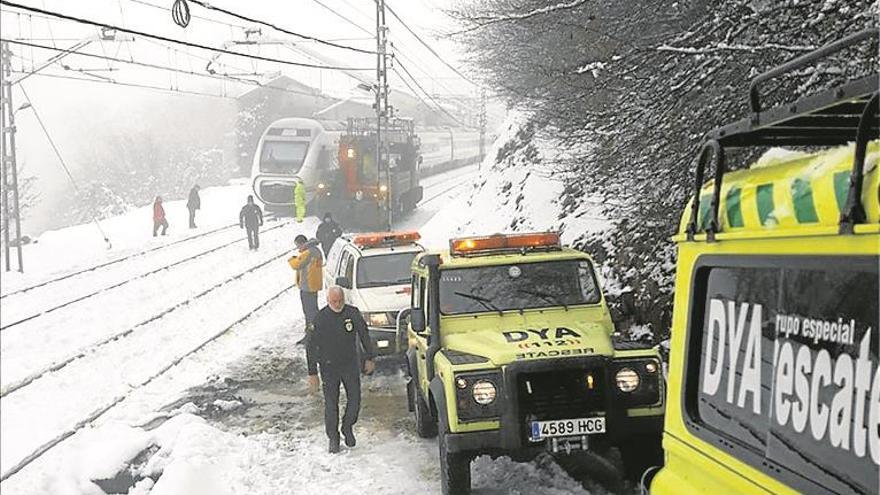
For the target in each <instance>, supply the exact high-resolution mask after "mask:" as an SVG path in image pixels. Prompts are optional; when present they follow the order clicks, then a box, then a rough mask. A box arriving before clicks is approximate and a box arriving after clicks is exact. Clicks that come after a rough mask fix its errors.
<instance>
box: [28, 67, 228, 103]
mask: <svg viewBox="0 0 880 495" xmlns="http://www.w3.org/2000/svg"><path fill="white" fill-rule="evenodd" d="M13 72H14V71H13ZM34 77H48V78H51V79H66V80H68V81H82V82H89V83H98V84H109V85H111V86H125V87H128V88H137V89H149V90H153V91H161V92H163V93H179V94H182V95H187V96H203V97H205V98H220V99H223V100H234V99H235V98H233V97H231V96H223V95H218V94H213V93H202V92H199V91H191V90H187V89H175V88H164V87H162V86H151V85H149V84H138V83H130V82H124V81H116V80H114V79H89V78H85V77H73V76H67V75H63V74H47V73H45V72H37V73H36V74H34Z"/></svg>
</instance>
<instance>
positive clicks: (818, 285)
mask: <svg viewBox="0 0 880 495" xmlns="http://www.w3.org/2000/svg"><path fill="white" fill-rule="evenodd" d="M878 261H880V260H878V258H876V257H867V256H864V257H849V258H843V257H836V258H830V257H828V258H812V259H798V260H797V261H793V260H792V259H791V258H787V259H781V258H780V259H779V260H777V261H776V262H775V263H773V264H769V261H768V265H767V266H754V261H744V263H750V264H752V266H718V264H714V265H712V264H711V263H707V264H709V265H712V266H703V267H701V268H700V269H699V270H698V272H697V277H696V284H695V289H694V291H695V295H694V298H695V299H694V307H693V313H692V316H691V322H692V323H691V325H692V327H691V329H690V334H689V335H690V338H691V342H690V345H691V350H692V351H691V353H690V355H693V356H695V359H696V360H697V362H691V363H688V366H689V370H692V371H690V372H688V373H687V380H688V382H687V384H686V390H687V395H686V401H687V402H686V403H687V406H688V407H687V410H688V413H689V415H690V416H691V417H692V419H693V420H694V421H695V422H697V423H699V424H701V425H703V426H704V428H702V429H701V430H700V432H701V433H698V434H700V435H701V436H706V437H707V438H720V437H724V438H725V439H727V442H726V445H729V444H730V441H731V440H732V441H734V443H736V444H737V445H739V446H740V448H739V449H738V450H737V451H734V454H736V453H737V452H738V453H739V455H738V457H740V458H741V459H743V460H745V461H746V462H750V463H751V464H752V465H754V466H755V467H756V468H758V469H765V470H766V469H767V467H766V466H767V465H768V464H770V465H773V464H775V465H777V466H781V467H782V468H783V469H782V470H778V469H775V470H773V471H769V474H771V475H773V476H779V474H778V473H780V472H781V473H783V475H786V473H787V476H789V477H791V478H792V479H793V480H794V481H792V482H791V483H790V484H792V486H794V487H796V488H800V489H801V490H802V491H808V492H809V491H816V489H817V487H816V485H815V484H813V483H816V484H818V486H819V487H821V488H822V489H824V490H827V491H830V492H856V493H861V492H864V493H872V492H875V491H876V488H877V479H878V466H880V370H878V347H880V335H878V289H880V288H878ZM725 263H729V261H727V262H725ZM725 450H727V448H725Z"/></svg>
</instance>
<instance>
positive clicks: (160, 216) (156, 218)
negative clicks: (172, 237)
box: [153, 196, 168, 237]
mask: <svg viewBox="0 0 880 495" xmlns="http://www.w3.org/2000/svg"><path fill="white" fill-rule="evenodd" d="M159 227H162V235H166V234H167V233H168V220H166V219H165V208H163V207H162V196H156V200H155V201H153V237H156V233H157V232H159Z"/></svg>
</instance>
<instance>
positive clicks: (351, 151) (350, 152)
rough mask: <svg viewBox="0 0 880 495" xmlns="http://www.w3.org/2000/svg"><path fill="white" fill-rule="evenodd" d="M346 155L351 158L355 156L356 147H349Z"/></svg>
mask: <svg viewBox="0 0 880 495" xmlns="http://www.w3.org/2000/svg"><path fill="white" fill-rule="evenodd" d="M345 156H347V157H349V158H354V148H349V149H347V150H346V151H345Z"/></svg>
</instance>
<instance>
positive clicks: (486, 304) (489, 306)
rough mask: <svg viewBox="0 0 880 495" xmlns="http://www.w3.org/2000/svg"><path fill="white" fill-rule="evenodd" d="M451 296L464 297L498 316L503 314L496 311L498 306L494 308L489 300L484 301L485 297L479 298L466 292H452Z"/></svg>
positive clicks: (498, 310)
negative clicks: (496, 313)
mask: <svg viewBox="0 0 880 495" xmlns="http://www.w3.org/2000/svg"><path fill="white" fill-rule="evenodd" d="M453 294H455V295H456V296H461V297H466V298H468V299H471V300H474V301H477V302H478V303H480V304H481V305H482V306H483V307H484V308H486V309H488V310H489V311H497V312H498V315H499V316H501V315H503V314H504V312H503V311H501V310H500V309H498V306H495V305H494V304H492V300H491V299H486V298H485V297H481V296H478V295H476V294H468V293H466V292H453Z"/></svg>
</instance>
